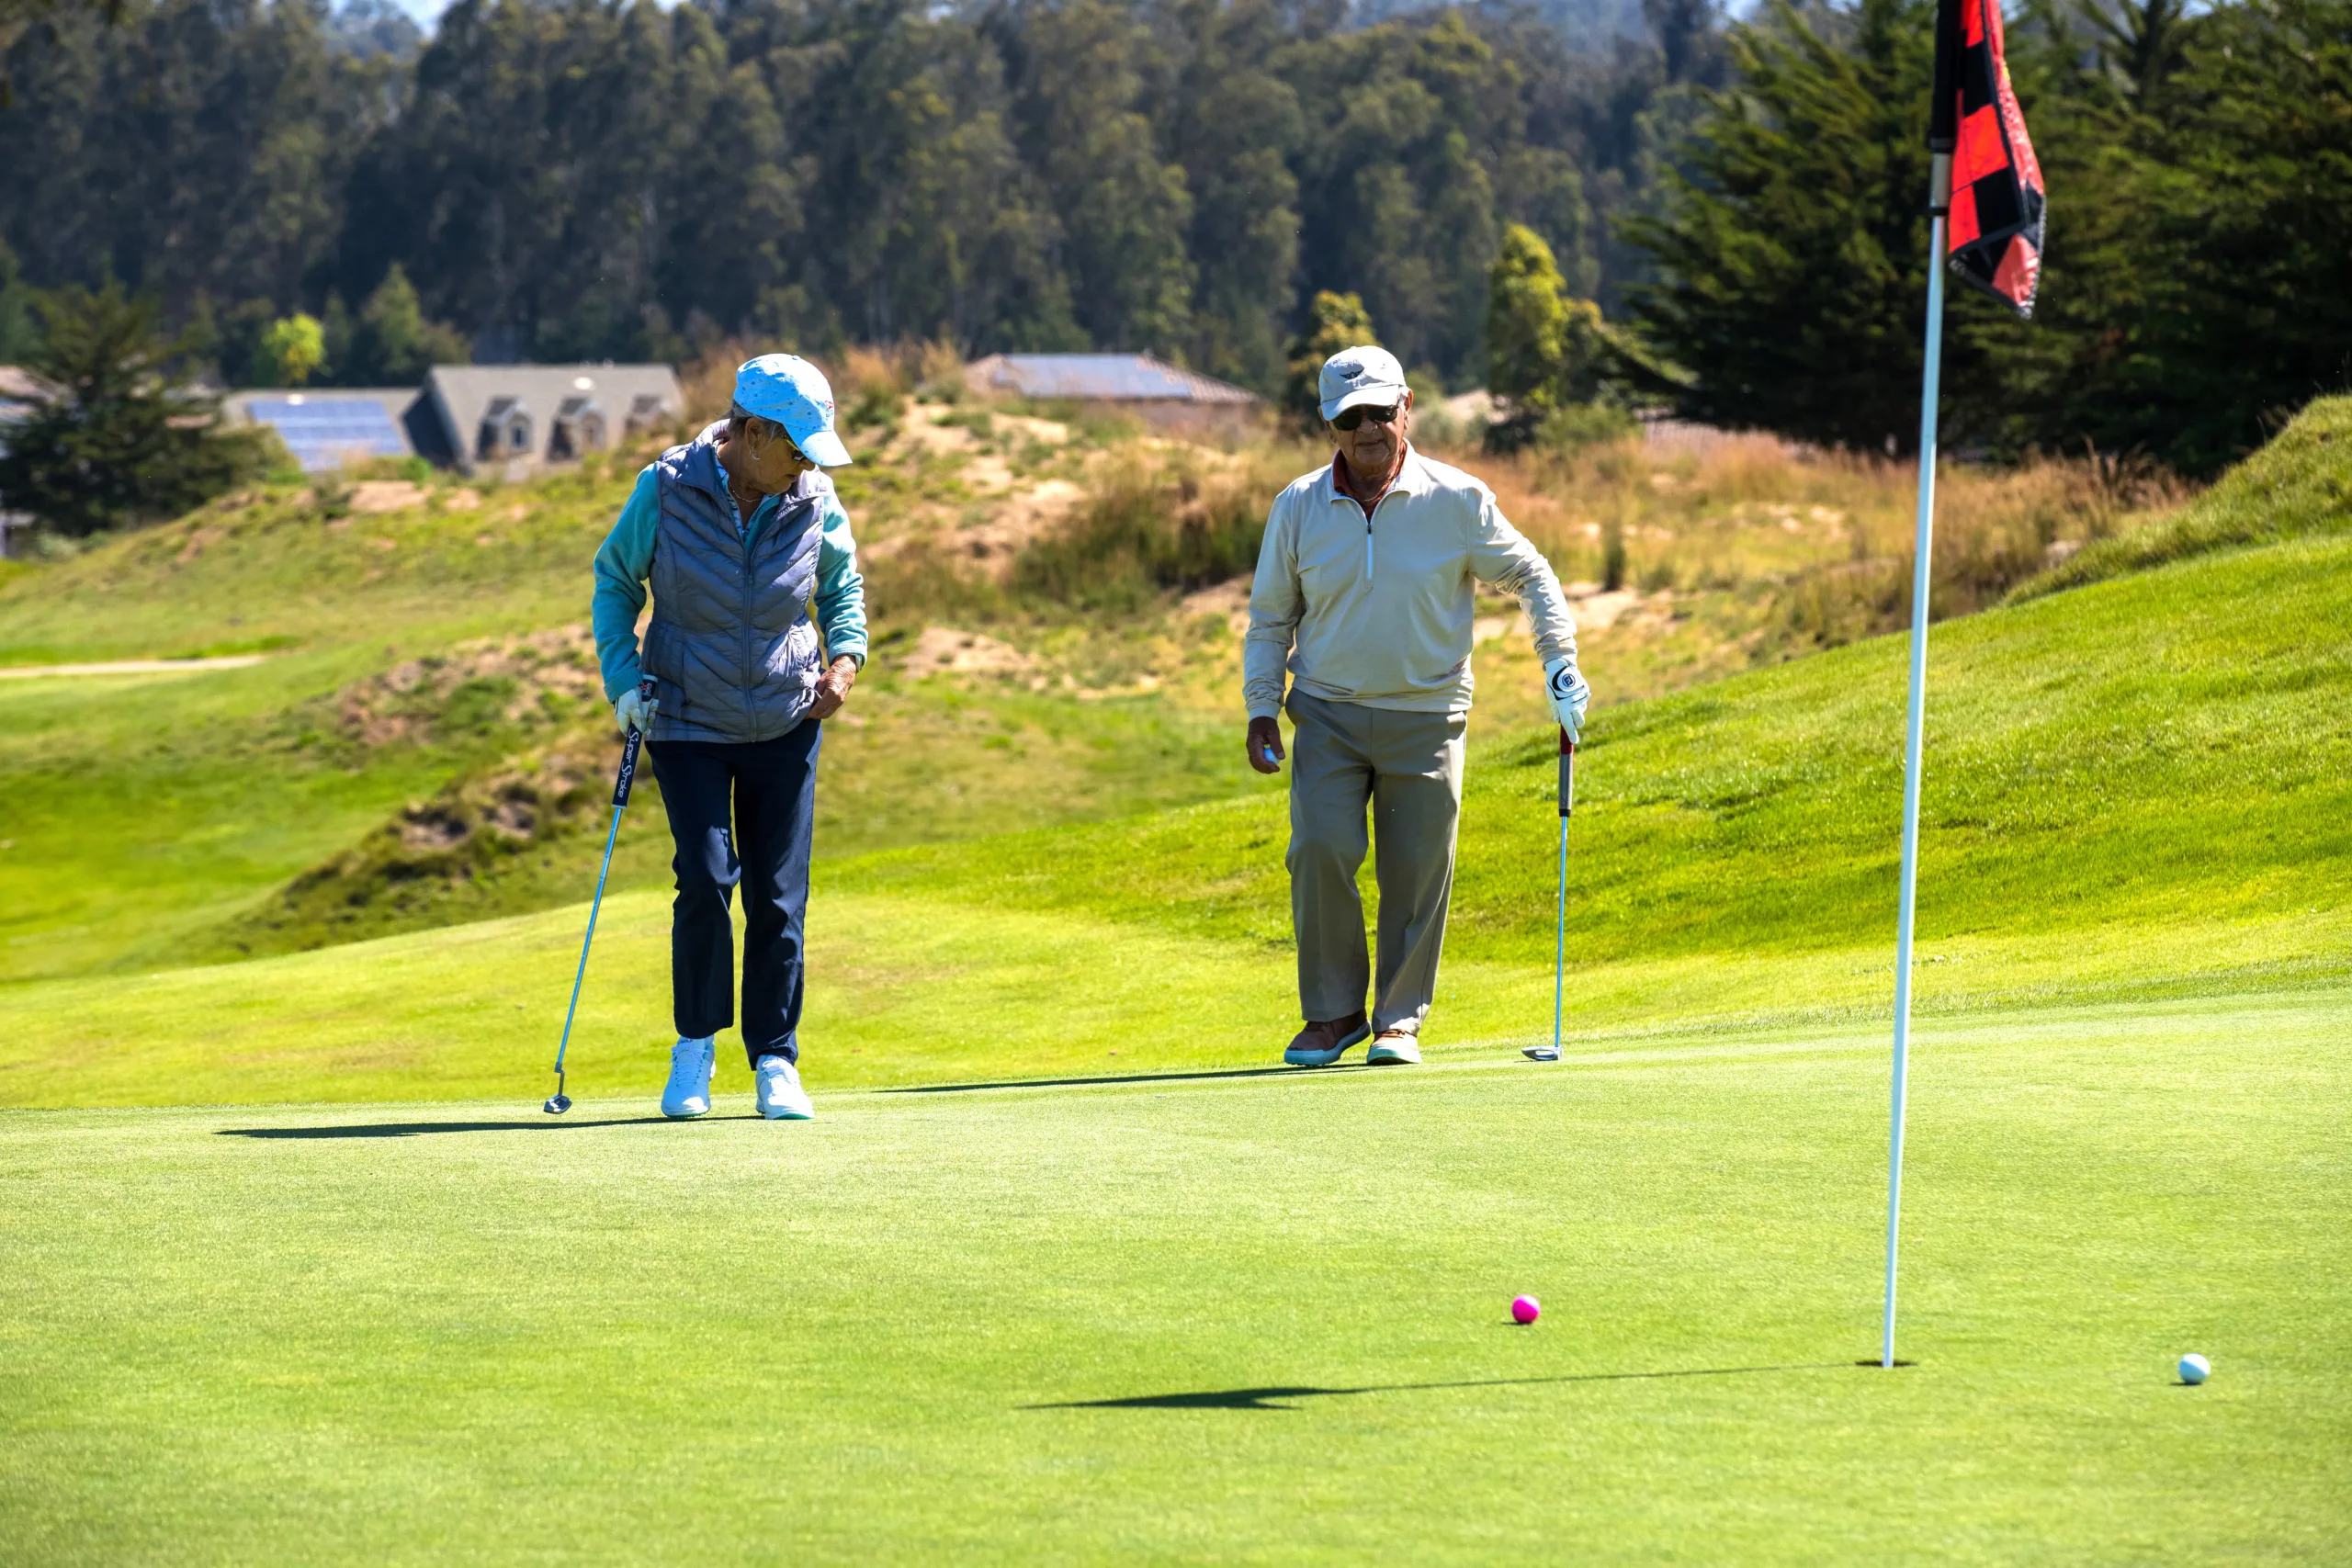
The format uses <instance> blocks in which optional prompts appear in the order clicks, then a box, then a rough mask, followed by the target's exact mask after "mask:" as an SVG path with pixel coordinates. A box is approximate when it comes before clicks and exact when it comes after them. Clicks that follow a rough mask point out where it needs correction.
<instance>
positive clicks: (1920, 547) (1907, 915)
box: [1879, 155, 1951, 1368]
mask: <svg viewBox="0 0 2352 1568" xmlns="http://www.w3.org/2000/svg"><path fill="white" fill-rule="evenodd" d="M1936 166H1937V173H1938V179H1937V182H1936V185H1937V189H1936V192H1935V199H1934V204H1933V205H1934V209H1935V217H1934V218H1933V219H1932V220H1930V221H1929V224H1928V346H1927V362H1928V363H1927V370H1926V375H1925V377H1924V378H1923V384H1922V386H1921V388H1920V391H1919V531H1918V538H1917V543H1916V544H1915V545H1914V546H1913V548H1914V550H1915V551H1916V555H1915V557H1914V558H1913V561H1912V566H1911V705H1910V706H1911V711H1910V718H1909V722H1908V725H1907V727H1906V729H1905V737H1904V745H1903V897H1902V905H1901V913H1900V914H1899V915H1898V916H1897V917H1896V921H1895V934H1894V1106H1893V1108H1892V1110H1891V1111H1890V1112H1889V1116H1888V1121H1889V1123H1890V1130H1889V1132H1888V1134H1887V1154H1886V1324H1885V1330H1884V1333H1883V1337H1882V1339H1881V1342H1880V1346H1879V1365H1880V1366H1882V1367H1889V1368H1891V1367H1893V1366H1894V1260H1895V1241H1896V1238H1897V1236H1898V1235H1900V1234H1901V1231H1902V1224H1903V1108H1904V1102H1905V1098H1906V1097H1907V1095H1908V1092H1909V1089H1910V1067H1911V924H1912V917H1913V915H1914V914H1915V913H1916V912H1917V903H1918V883H1919V772H1920V766H1921V761H1922V758H1921V752H1922V751H1923V750H1924V748H1925V742H1926V739H1927V737H1926V729H1927V722H1928V582H1929V576H1930V573H1929V568H1930V566H1931V565H1932V558H1933V553H1934V547H1935V526H1936V392H1937V382H1938V380H1939V374H1938V372H1939V371H1940V370H1941V368H1942V366H1943V348H1944V191H1945V189H1946V188H1947V186H1948V182H1949V180H1950V177H1951V175H1950V169H1951V161H1950V160H1949V159H1948V158H1946V157H1943V156H1940V155H1939V157H1938V158H1937V159H1936Z"/></svg>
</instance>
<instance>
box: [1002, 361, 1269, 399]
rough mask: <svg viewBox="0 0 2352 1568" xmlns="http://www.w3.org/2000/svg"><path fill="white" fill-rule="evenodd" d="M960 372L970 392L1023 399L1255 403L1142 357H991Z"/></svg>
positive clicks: (1228, 386)
mask: <svg viewBox="0 0 2352 1568" xmlns="http://www.w3.org/2000/svg"><path fill="white" fill-rule="evenodd" d="M964 374H965V377H966V379H967V381H968V382H969V383H970V385H971V386H972V387H973V388H974V389H976V390H979V391H1002V392H1013V393H1016V394H1018V395H1019V396H1021V397H1024V398H1039V399H1046V398H1073V399H1076V400H1079V401H1081V402H1120V403H1139V402H1180V403H1254V402H1256V401H1258V395H1257V394H1256V393H1255V392H1250V391H1245V390H1244V389H1241V388H1239V387H1237V386H1234V385H1233V384H1232V383H1230V382H1227V381H1220V380H1218V379H1216V378H1215V377H1213V376H1203V375H1200V374H1198V373H1196V372H1194V371H1191V370H1187V369H1185V368H1183V367H1182V366H1177V365H1170V364H1169V363H1168V362H1167V361H1166V360H1164V359H1158V358H1154V357H1153V356H1152V355H1148V354H991V355H989V356H988V357H987V358H986V359H981V360H976V361H975V362H973V364H972V365H971V366H970V367H968V368H967V370H966V371H965V372H964Z"/></svg>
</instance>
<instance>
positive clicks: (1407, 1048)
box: [1363, 1029, 1421, 1067]
mask: <svg viewBox="0 0 2352 1568" xmlns="http://www.w3.org/2000/svg"><path fill="white" fill-rule="evenodd" d="M1420 1061H1421V1043H1420V1042H1419V1040H1417V1039H1415V1038H1414V1037H1413V1035H1412V1034H1411V1033H1410V1032H1407V1031H1405V1030H1402V1029H1389V1030H1384V1031H1382V1032H1381V1035H1380V1038H1379V1039H1377V1040H1375V1041H1374V1042H1373V1043H1372V1048H1371V1049H1370V1050H1368V1051H1366V1052H1365V1053H1364V1054H1363V1065H1364V1066H1367V1067H1401V1066H1419V1065H1420Z"/></svg>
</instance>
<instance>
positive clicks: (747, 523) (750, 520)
mask: <svg viewBox="0 0 2352 1568" xmlns="http://www.w3.org/2000/svg"><path fill="white" fill-rule="evenodd" d="M710 466H711V467H712V468H717V469H718V493H719V494H721V495H723V496H725V497H726V498H727V510H728V511H729V512H732V513H735V536H736V537H738V538H740V539H741V540H743V541H744V542H746V543H749V542H750V541H751V538H752V536H753V535H754V534H757V533H758V532H759V531H760V525H761V524H762V523H764V522H766V521H767V515H768V513H771V512H774V511H775V507H776V502H779V501H781V500H783V499H784V498H783V497H782V496H779V495H763V496H762V497H760V503H759V504H758V505H757V506H754V507H753V508H752V514H751V516H749V517H746V516H744V515H743V509H742V508H741V507H740V506H738V505H736V504H735V488H734V486H733V485H731V484H729V482H728V479H727V465H726V464H724V463H722V462H720V461H719V460H718V457H717V456H716V455H715V454H714V455H713V456H712V457H711V460H710Z"/></svg>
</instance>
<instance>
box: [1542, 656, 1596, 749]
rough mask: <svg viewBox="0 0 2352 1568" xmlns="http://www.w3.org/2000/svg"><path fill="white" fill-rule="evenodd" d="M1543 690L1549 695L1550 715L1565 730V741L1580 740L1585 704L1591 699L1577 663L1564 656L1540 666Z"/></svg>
mask: <svg viewBox="0 0 2352 1568" xmlns="http://www.w3.org/2000/svg"><path fill="white" fill-rule="evenodd" d="M1544 695H1546V696H1547V697H1549V698H1550V699H1551V702H1552V716H1553V717H1554V718H1555V719H1557V720H1558V721H1559V725H1560V728H1562V729H1565V730H1566V731H1567V732H1568V744H1569V745H1571V746H1573V745H1575V744H1576V743H1577V741H1579V740H1582V739H1584V710H1585V705H1586V704H1588V703H1589V702H1591V701H1592V688H1591V687H1590V686H1588V685H1586V684H1585V682H1584V677H1583V676H1582V675H1580V674H1578V673H1577V667H1576V666H1575V665H1573V664H1571V663H1569V662H1568V661H1567V660H1565V659H1555V660H1552V662H1551V663H1549V664H1546V665H1545V666H1544Z"/></svg>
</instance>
